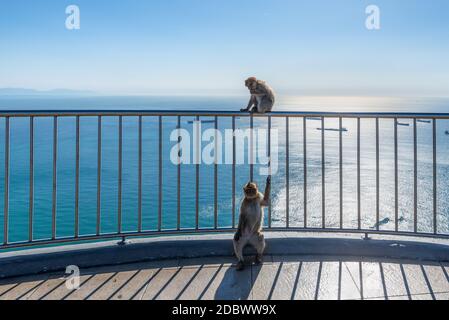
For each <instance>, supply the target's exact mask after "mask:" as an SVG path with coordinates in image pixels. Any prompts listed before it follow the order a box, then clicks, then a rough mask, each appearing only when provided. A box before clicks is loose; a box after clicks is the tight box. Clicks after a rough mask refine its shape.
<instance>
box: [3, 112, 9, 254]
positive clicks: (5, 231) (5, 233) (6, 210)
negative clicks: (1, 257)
mask: <svg viewBox="0 0 449 320" xmlns="http://www.w3.org/2000/svg"><path fill="white" fill-rule="evenodd" d="M3 205H4V211H3V243H4V245H7V244H8V214H9V117H5V200H4V204H3Z"/></svg>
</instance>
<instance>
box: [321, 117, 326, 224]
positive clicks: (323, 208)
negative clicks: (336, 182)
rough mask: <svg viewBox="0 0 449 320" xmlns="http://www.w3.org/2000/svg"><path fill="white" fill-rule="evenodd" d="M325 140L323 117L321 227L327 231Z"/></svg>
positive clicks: (322, 121)
mask: <svg viewBox="0 0 449 320" xmlns="http://www.w3.org/2000/svg"><path fill="white" fill-rule="evenodd" d="M324 139H325V137H324V117H321V227H322V228H323V229H326V164H325V156H326V155H325V151H324V146H325V140H324Z"/></svg>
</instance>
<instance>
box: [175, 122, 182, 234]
mask: <svg viewBox="0 0 449 320" xmlns="http://www.w3.org/2000/svg"><path fill="white" fill-rule="evenodd" d="M177 169H178V178H177V181H178V187H177V189H178V190H177V191H178V192H177V200H176V201H177V208H176V213H177V217H176V229H177V230H181V116H178V168H177Z"/></svg>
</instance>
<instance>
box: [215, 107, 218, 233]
mask: <svg viewBox="0 0 449 320" xmlns="http://www.w3.org/2000/svg"><path fill="white" fill-rule="evenodd" d="M214 120H215V139H214V140H215V141H214V145H215V149H214V229H218V155H217V153H218V141H217V139H218V136H217V131H218V117H217V116H215V118H214Z"/></svg>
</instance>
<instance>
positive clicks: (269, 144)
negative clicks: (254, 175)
mask: <svg viewBox="0 0 449 320" xmlns="http://www.w3.org/2000/svg"><path fill="white" fill-rule="evenodd" d="M268 174H269V176H270V178H271V116H270V115H269V116H268ZM270 193H271V190H270ZM271 213H272V208H271V194H270V202H269V203H268V228H271Z"/></svg>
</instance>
